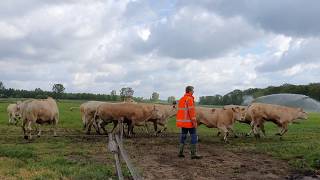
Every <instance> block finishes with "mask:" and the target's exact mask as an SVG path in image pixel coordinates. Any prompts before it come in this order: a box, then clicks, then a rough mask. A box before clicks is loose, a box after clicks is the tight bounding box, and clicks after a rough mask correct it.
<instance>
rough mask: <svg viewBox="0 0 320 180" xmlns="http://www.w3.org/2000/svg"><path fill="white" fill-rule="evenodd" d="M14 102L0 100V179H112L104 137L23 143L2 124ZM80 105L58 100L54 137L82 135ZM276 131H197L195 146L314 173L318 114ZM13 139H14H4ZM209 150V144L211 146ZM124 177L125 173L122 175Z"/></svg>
mask: <svg viewBox="0 0 320 180" xmlns="http://www.w3.org/2000/svg"><path fill="white" fill-rule="evenodd" d="M15 101H17V99H1V100H0V135H1V136H0V179H107V178H109V177H111V178H115V174H114V172H115V169H114V166H113V164H114V160H113V157H112V154H110V153H108V152H107V150H106V143H105V142H106V139H105V138H103V137H102V138H91V139H86V138H81V137H56V138H54V137H52V131H51V127H50V126H44V127H43V135H44V136H43V137H41V138H37V137H36V136H34V139H33V140H32V141H31V142H28V141H25V140H24V139H23V136H22V130H21V127H20V126H14V125H8V117H7V113H6V108H7V106H8V104H9V103H12V102H15ZM81 102H82V101H70V100H61V101H59V103H58V106H59V110H60V121H59V125H58V135H59V134H75V135H77V134H78V135H83V134H84V133H83V131H82V122H81V119H80V113H79V110H78V109H76V110H74V111H72V112H71V111H70V110H69V109H70V107H73V106H79V105H80V104H81ZM235 130H236V132H237V133H241V134H244V133H246V132H248V131H249V130H250V128H249V126H248V125H246V124H240V123H236V125H235ZM277 131H278V129H277V127H276V126H275V125H274V124H272V123H267V124H266V132H267V137H263V138H261V139H259V140H256V139H255V138H253V137H246V138H245V137H241V138H229V140H230V143H229V144H225V143H223V142H222V141H221V140H220V138H221V137H217V136H216V134H217V130H216V129H209V128H206V127H204V126H200V127H199V128H198V133H199V136H200V137H201V139H202V142H201V143H209V144H210V143H211V144H214V145H221V146H224V147H225V148H226V149H228V150H231V151H240V152H244V151H245V152H251V153H264V154H269V155H271V156H273V157H274V158H279V159H284V160H287V161H288V162H289V164H290V165H291V167H292V168H295V169H298V170H319V169H320V141H319V137H320V114H316V113H311V114H310V115H309V119H308V120H307V121H302V122H301V123H300V124H291V125H290V126H289V131H288V133H287V134H286V135H285V136H284V137H283V138H282V139H280V138H279V137H278V136H275V135H274V134H275V133H277ZM168 132H173V133H179V129H178V128H176V127H175V119H174V118H172V119H171V120H170V121H169V125H168ZM10 135H17V136H10ZM213 148H214V146H213ZM125 176H127V177H128V176H129V172H128V171H125Z"/></svg>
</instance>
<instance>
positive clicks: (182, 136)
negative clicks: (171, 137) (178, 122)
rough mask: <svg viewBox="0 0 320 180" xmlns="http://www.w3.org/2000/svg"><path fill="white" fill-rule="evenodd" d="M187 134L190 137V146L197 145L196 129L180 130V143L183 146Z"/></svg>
mask: <svg viewBox="0 0 320 180" xmlns="http://www.w3.org/2000/svg"><path fill="white" fill-rule="evenodd" d="M188 132H189V133H190V136H191V144H197V142H198V136H197V129H196V128H181V134H180V143H181V144H185V141H186V139H187V135H188Z"/></svg>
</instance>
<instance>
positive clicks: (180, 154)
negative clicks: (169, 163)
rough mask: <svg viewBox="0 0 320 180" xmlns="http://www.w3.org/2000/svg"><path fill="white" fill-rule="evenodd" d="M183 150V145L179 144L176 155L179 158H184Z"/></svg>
mask: <svg viewBox="0 0 320 180" xmlns="http://www.w3.org/2000/svg"><path fill="white" fill-rule="evenodd" d="M183 148H184V144H179V154H178V157H179V158H184V155H183Z"/></svg>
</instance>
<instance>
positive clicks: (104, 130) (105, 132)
mask: <svg viewBox="0 0 320 180" xmlns="http://www.w3.org/2000/svg"><path fill="white" fill-rule="evenodd" d="M107 125H108V122H105V121H102V122H101V123H99V126H100V128H101V129H102V130H103V132H104V134H108V131H107V130H106V128H105V127H106V126H107Z"/></svg>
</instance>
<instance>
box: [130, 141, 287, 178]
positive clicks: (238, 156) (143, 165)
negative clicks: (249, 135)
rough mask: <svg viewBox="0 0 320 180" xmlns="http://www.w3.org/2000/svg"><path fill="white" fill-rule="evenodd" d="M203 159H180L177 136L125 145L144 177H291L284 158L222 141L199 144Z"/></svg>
mask: <svg viewBox="0 0 320 180" xmlns="http://www.w3.org/2000/svg"><path fill="white" fill-rule="evenodd" d="M199 146H200V147H199V149H200V152H199V153H200V154H201V155H202V156H203V158H202V159H201V160H192V159H191V158H190V153H189V152H190V151H189V146H186V147H185V153H184V154H185V156H186V157H185V158H178V157H177V152H178V138H174V137H155V138H154V137H153V138H141V137H137V138H132V139H127V140H126V141H125V148H126V150H127V151H128V153H129V154H130V156H131V159H132V161H133V163H134V164H135V165H136V166H137V168H138V169H139V170H140V171H141V172H142V175H143V177H144V178H145V179H197V180H201V179H245V180H247V179H268V180H270V179H291V178H290V177H291V176H290V174H291V173H290V168H289V166H288V164H287V162H285V161H281V160H277V159H274V158H272V157H270V156H268V155H264V154H260V153H259V154H257V153H252V152H232V151H230V150H227V149H226V148H225V147H223V145H222V144H221V143H220V144H219V143H216V144H215V143H211V144H208V143H206V144H202V143H200V144H199Z"/></svg>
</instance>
